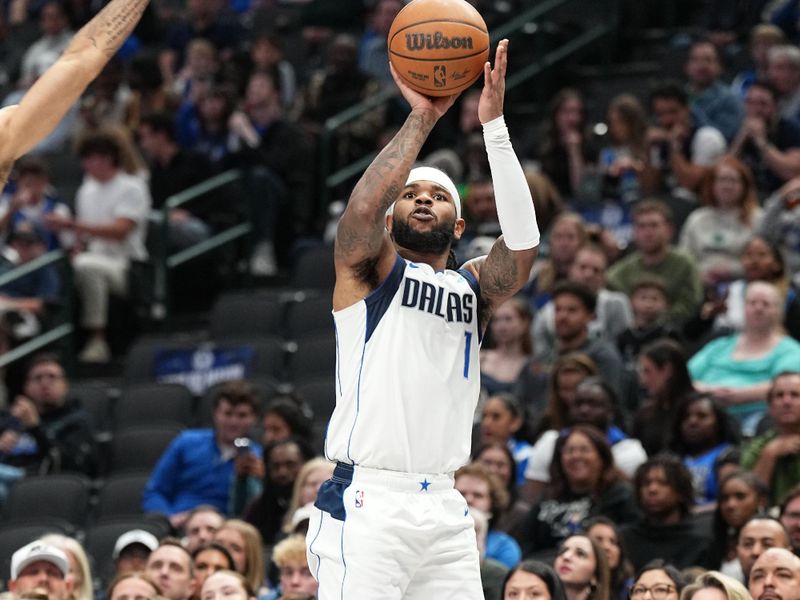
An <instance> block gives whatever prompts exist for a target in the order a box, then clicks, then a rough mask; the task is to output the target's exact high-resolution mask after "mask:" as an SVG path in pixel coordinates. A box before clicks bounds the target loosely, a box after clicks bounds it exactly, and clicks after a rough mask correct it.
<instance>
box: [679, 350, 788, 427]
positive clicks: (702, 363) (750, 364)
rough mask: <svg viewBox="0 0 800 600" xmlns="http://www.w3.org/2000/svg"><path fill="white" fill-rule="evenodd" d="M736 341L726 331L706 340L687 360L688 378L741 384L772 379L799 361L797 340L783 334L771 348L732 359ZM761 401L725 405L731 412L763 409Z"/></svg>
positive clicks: (718, 384)
mask: <svg viewBox="0 0 800 600" xmlns="http://www.w3.org/2000/svg"><path fill="white" fill-rule="evenodd" d="M738 341H739V336H738V335H730V336H725V337H721V338H717V339H716V340H712V341H710V342H709V343H708V344H706V345H705V346H703V347H702V348H701V349H700V351H699V352H698V353H697V354H695V355H694V356H693V357H692V358H691V359H690V360H689V373H690V374H691V376H692V379H694V380H695V381H700V382H702V383H705V384H708V385H717V386H727V387H732V388H743V387H747V386H750V385H755V384H757V383H764V382H766V381H770V380H772V378H773V377H775V376H776V375H777V374H778V373H781V372H782V371H794V370H796V369H797V367H798V365H800V343H798V342H796V341H795V340H794V339H792V338H791V337H789V336H783V338H781V341H780V342H778V344H777V345H776V346H775V348H773V350H772V352H770V353H769V354H767V355H766V356H762V357H761V358H755V359H752V360H734V358H733V356H732V354H733V350H734V348H735V347H736V342H738ZM765 408H766V404H765V403H764V402H749V403H747V404H736V405H734V406H730V407H728V410H729V411H730V412H731V413H733V414H744V413H751V412H754V410H757V409H765Z"/></svg>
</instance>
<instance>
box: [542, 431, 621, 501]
mask: <svg viewBox="0 0 800 600" xmlns="http://www.w3.org/2000/svg"><path fill="white" fill-rule="evenodd" d="M576 433H580V434H582V435H584V436H585V437H586V439H588V440H589V443H590V444H591V445H592V447H593V448H594V449H595V452H597V454H598V455H599V456H600V462H601V463H602V465H603V466H602V467H601V471H600V476H599V477H598V479H597V483H596V484H595V487H594V489H593V490H592V493H591V497H592V498H595V499H596V498H599V497H600V496H601V495H602V494H603V492H605V491H606V490H607V489H608V488H609V487H611V485H613V484H614V483H616V482H618V481H622V480H624V479H625V475H624V474H623V473H622V472H621V471H620V470H619V469H617V467H616V466H615V465H614V455H613V454H612V453H611V446H610V445H609V443H608V440H606V437H605V436H604V435H603V434H602V433H601V432H600V430H598V429H597V428H596V427H592V426H591V425H575V426H574V427H571V428H570V429H568V430H566V431H564V432H562V434H561V435H559V437H558V440H557V441H556V446H555V450H554V451H553V460H552V462H551V463H550V486H549V491H548V494H549V495H551V496H552V497H553V498H564V497H565V496H567V495H569V493H570V485H569V481H568V479H567V474H566V473H565V472H564V464H563V462H562V461H561V453H562V452H563V450H564V446H565V445H566V444H567V442H568V441H569V439H570V438H571V437H572V436H573V435H575V434H576Z"/></svg>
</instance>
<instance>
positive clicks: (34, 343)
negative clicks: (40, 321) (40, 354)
mask: <svg viewBox="0 0 800 600" xmlns="http://www.w3.org/2000/svg"><path fill="white" fill-rule="evenodd" d="M60 262H63V263H64V264H66V265H67V268H66V269H65V272H64V275H65V277H64V281H63V282H62V284H63V285H62V289H63V290H64V300H65V302H64V307H63V313H64V314H65V315H66V316H67V319H68V320H67V321H66V322H64V323H61V324H59V325H56V326H54V327H52V328H50V329H49V330H47V331H45V332H44V333H40V334H39V335H38V336H36V337H35V338H32V339H30V340H28V341H26V342H24V343H22V344H20V345H19V346H17V347H16V348H14V349H12V350H9V351H8V352H5V353H3V354H2V355H0V369H2V368H3V367H6V366H8V365H10V364H11V363H13V362H15V361H18V360H20V359H21V358H25V357H26V356H29V355H31V354H33V353H34V352H36V351H38V350H41V349H42V348H45V347H46V346H49V345H50V344H52V343H54V342H57V341H59V340H64V339H66V340H67V343H68V344H69V343H71V339H72V335H73V333H75V326H74V325H73V324H72V322H71V317H72V286H71V285H70V283H71V273H72V271H71V269H70V265H69V255H68V254H67V253H66V252H64V251H63V250H52V251H50V252H48V253H47V254H44V255H42V256H39V257H37V258H35V259H33V260H32V261H30V262H28V263H25V264H24V265H20V266H19V267H17V268H15V269H13V270H12V271H9V272H8V273H3V274H2V275H0V287H1V286H4V285H8V284H9V283H12V282H14V281H17V280H18V279H22V278H23V277H27V276H28V275H30V274H31V273H35V272H36V271H40V270H42V269H46V268H48V267H51V266H54V265H56V264H57V263H60ZM65 355H66V356H71V352H66V353H65Z"/></svg>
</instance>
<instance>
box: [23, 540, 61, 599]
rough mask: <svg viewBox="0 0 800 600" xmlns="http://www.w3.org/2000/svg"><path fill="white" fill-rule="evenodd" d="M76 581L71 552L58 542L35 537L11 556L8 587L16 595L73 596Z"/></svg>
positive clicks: (39, 596)
mask: <svg viewBox="0 0 800 600" xmlns="http://www.w3.org/2000/svg"><path fill="white" fill-rule="evenodd" d="M73 585H74V582H73V580H72V577H71V576H69V560H68V559H67V555H66V554H64V552H62V551H61V550H59V549H58V548H56V547H54V546H50V545H49V544H45V543H43V542H40V541H35V542H31V543H30V544H28V545H27V546H23V547H22V548H20V549H19V550H17V551H16V552H14V554H13V555H12V556H11V578H10V579H9V581H8V589H9V591H11V592H12V593H13V594H14V597H15V598H22V597H26V596H27V597H29V598H41V597H44V598H47V600H67V599H68V598H72V597H73V595H72V588H73ZM43 590H44V591H45V593H44V596H42V595H41V594H42V591H43Z"/></svg>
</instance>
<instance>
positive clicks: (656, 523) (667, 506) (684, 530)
mask: <svg viewBox="0 0 800 600" xmlns="http://www.w3.org/2000/svg"><path fill="white" fill-rule="evenodd" d="M634 485H635V486H636V496H637V498H638V502H639V507H640V508H641V510H642V518H641V520H640V521H639V522H638V523H635V524H633V525H628V526H626V527H625V528H624V529H623V531H622V538H623V540H624V542H625V545H626V547H627V548H628V552H629V553H630V554H629V556H630V557H631V560H632V562H633V563H634V567H635V568H636V569H640V568H642V567H643V566H644V565H646V564H647V563H649V562H650V561H651V560H654V559H656V558H660V559H663V560H665V561H666V562H669V563H672V564H673V565H675V566H676V567H678V568H679V569H682V568H685V567H689V566H693V565H698V564H702V563H703V559H704V557H705V555H706V549H707V546H708V542H709V535H708V532H707V531H703V530H701V529H700V528H698V527H697V524H696V523H695V522H694V521H693V520H692V518H691V507H692V505H693V504H694V488H693V487H692V474H691V473H690V472H689V469H687V468H686V467H685V466H684V464H683V463H682V462H681V461H680V459H678V458H676V457H672V456H663V455H662V456H657V457H655V458H651V459H650V460H648V461H647V462H646V463H644V464H643V465H642V466H641V467H639V469H638V470H637V471H636V477H635V481H634Z"/></svg>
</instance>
